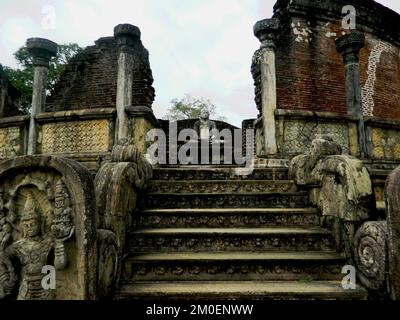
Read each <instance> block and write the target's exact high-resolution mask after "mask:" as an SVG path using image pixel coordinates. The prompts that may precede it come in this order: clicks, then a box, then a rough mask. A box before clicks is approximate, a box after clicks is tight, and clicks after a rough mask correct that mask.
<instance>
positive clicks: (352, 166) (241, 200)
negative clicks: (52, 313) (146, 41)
mask: <svg viewBox="0 0 400 320" xmlns="http://www.w3.org/2000/svg"><path fill="white" fill-rule="evenodd" d="M348 5H351V6H353V7H354V8H355V10H356V12H357V15H356V17H357V23H356V29H348V28H345V24H343V21H344V15H343V13H342V9H343V7H345V6H348ZM371 12H373V13H374V14H373V15H372V14H371ZM399 18H400V16H399V15H398V14H397V13H395V12H393V11H391V10H390V9H388V8H385V7H383V6H382V5H379V4H378V3H376V2H374V1H372V0H363V1H361V0H351V1H344V0H335V1H311V0H290V1H289V0H278V1H277V3H276V4H275V7H274V15H273V17H272V18H271V19H264V20H261V21H258V22H256V23H255V25H254V30H253V31H254V35H255V36H256V37H257V38H258V39H259V40H260V48H259V49H258V50H257V51H256V52H255V53H254V55H253V57H252V66H251V74H252V76H253V78H254V86H255V105H254V108H255V110H258V116H257V119H244V120H243V124H242V128H241V129H242V130H239V128H236V127H234V126H232V125H230V124H228V123H225V122H221V121H212V120H210V119H208V117H207V116H206V115H204V116H203V117H202V119H201V120H199V119H187V120H182V121H178V123H174V124H171V123H169V122H168V121H166V120H161V119H158V118H157V116H156V115H154V112H153V110H152V103H153V100H154V96H155V90H154V88H153V86H152V84H153V76H152V71H151V68H150V61H149V53H148V51H147V50H146V48H144V46H143V44H142V41H141V37H142V34H141V32H140V30H139V28H138V27H136V26H133V25H129V24H120V25H118V26H116V27H115V28H114V33H113V36H109V37H104V38H100V39H98V40H97V41H95V44H94V45H93V46H89V47H87V48H85V49H84V50H83V51H82V52H80V53H78V54H77V55H76V56H75V57H74V58H73V59H72V60H71V61H70V63H69V64H68V65H66V68H65V71H64V73H63V74H62V76H61V77H60V79H59V81H58V82H57V83H56V85H55V87H54V89H53V90H52V92H51V93H50V95H49V96H46V79H47V76H48V69H49V62H50V59H51V58H52V57H53V56H54V55H55V54H56V52H57V44H56V43H54V42H52V41H50V40H47V39H42V38H30V39H28V40H27V43H26V45H27V48H28V50H29V53H30V55H31V57H32V61H33V66H34V79H33V96H32V110H31V113H30V114H29V115H23V114H20V113H19V112H18V104H19V98H20V93H19V92H18V90H17V89H16V88H15V87H14V86H13V85H12V84H11V82H10V80H9V79H7V77H6V76H5V74H4V72H3V70H2V69H1V68H0V299H19V300H31V299H60V300H62V299H80V300H82V299H88V300H90V299H136V300H140V299H148V300H151V299H171V298H172V299H178V298H182V299H192V298H195V299H213V298H216V299H260V300H272V299H280V300H281V299H343V300H350V299H367V298H370V299H394V300H397V299H400V272H399V265H400V258H399V257H400V243H399V241H400V240H399V239H400V229H399V225H400V221H399V219H400V218H399V217H400V212H399V208H400V192H399V190H400V189H399V187H400V171H399V170H400V169H399V168H397V167H398V166H400V105H399V100H400V91H399V90H398V88H399V87H400V70H398V67H399V65H400V64H399V57H400V52H399V51H400V40H399V39H400V31H399V29H398V27H397V26H394V25H393V23H394V22H393V21H398V19H399ZM143 36H144V37H145V35H143ZM250 58H251V57H249V59H250ZM183 129H190V130H192V131H191V132H195V133H196V132H197V133H198V136H199V137H200V138H199V137H197V138H196V137H195V138H193V137H189V138H187V137H184V139H183V140H182V139H181V140H179V139H178V138H176V134H177V132H178V133H179V132H181V130H183ZM194 129H195V130H194ZM208 129H210V130H211V129H212V130H217V132H220V131H223V130H225V131H224V132H225V134H226V136H224V137H222V135H221V136H219V137H214V136H213V137H212V138H210V139H207V132H208ZM154 130H155V131H154ZM157 130H158V131H157ZM175 131H176V132H175ZM253 131H254V132H255V135H254V136H255V139H254V140H252V139H250V138H251V133H252V132H253ZM151 132H153V133H154V132H162V133H163V135H164V136H163V135H159V136H157V138H156V135H153V134H150V133H151ZM149 137H150V138H149ZM226 137H229V138H226ZM249 137H250V138H249ZM248 138H249V139H248ZM235 139H236V140H235ZM177 140H179V141H177ZM237 140H240V144H237V143H236V142H237ZM198 141H206V144H205V146H207V148H208V146H213V145H216V144H217V145H218V148H219V149H217V150H218V152H220V151H221V150H223V149H224V148H225V146H227V147H229V148H228V149H229V152H230V154H231V155H232V154H234V155H236V156H237V155H242V156H246V157H247V158H245V159H247V160H249V159H250V161H247V162H245V163H244V162H240V161H239V160H240V159H239V157H234V158H233V159H234V160H232V157H231V158H229V157H228V158H224V161H222V162H221V163H219V164H213V163H194V162H193V163H192V162H189V163H185V164H182V163H179V162H178V163H176V162H174V160H176V159H177V158H179V154H178V155H177V153H179V152H180V151H181V150H184V149H182V148H185V146H186V147H187V145H188V143H189V142H190V143H191V144H190V145H194V146H195V147H194V148H195V149H196V150H197V148H198V150H202V148H203V147H204V146H203V145H202V146H201V147H200V146H199V144H198ZM215 141H218V143H215ZM231 141H236V142H235V145H234V146H232V145H230V142H231ZM186 142H187V143H186ZM152 147H155V149H156V150H157V152H155V153H154V154H155V155H159V154H161V153H163V154H165V158H166V162H165V163H155V162H153V161H151V160H152V159H153V158H151V156H150V153H151V152H150V151H152V152H153V151H154V150H153V149H151V148H152ZM218 157H219V153H218ZM249 157H250V158H249ZM207 159H208V156H207ZM218 159H219V158H218ZM238 159H239V160H238ZM229 161H231V162H229ZM232 161H233V162H232ZM352 272H353V273H354V274H353V273H352ZM353 275H354V277H353ZM344 279H348V281H347V280H346V281H345V280H344Z"/></svg>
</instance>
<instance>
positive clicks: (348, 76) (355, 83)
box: [336, 31, 368, 158]
mask: <svg viewBox="0 0 400 320" xmlns="http://www.w3.org/2000/svg"><path fill="white" fill-rule="evenodd" d="M364 45H365V36H364V34H363V33H362V32H358V31H354V32H352V33H349V34H347V35H345V36H342V37H340V38H339V39H337V40H336V49H337V51H338V52H339V53H340V54H342V55H343V61H344V68H345V85H346V101H347V113H348V114H349V115H353V116H356V117H357V118H358V126H357V127H358V128H357V132H358V148H359V155H360V157H361V158H365V157H366V156H368V152H367V146H366V138H365V129H364V117H363V110H362V99H361V85H360V65H359V53H360V50H361V48H363V47H364Z"/></svg>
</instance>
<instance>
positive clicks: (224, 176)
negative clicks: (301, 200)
mask: <svg viewBox="0 0 400 320" xmlns="http://www.w3.org/2000/svg"><path fill="white" fill-rule="evenodd" d="M237 168H238V167H219V168H215V167H205V166H188V167H171V168H156V169H154V171H153V179H154V180H288V169H287V168H263V169H259V168H258V169H254V170H253V172H252V173H251V174H249V175H237V174H235V169H237Z"/></svg>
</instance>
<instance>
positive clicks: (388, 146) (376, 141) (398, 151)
mask: <svg viewBox="0 0 400 320" xmlns="http://www.w3.org/2000/svg"><path fill="white" fill-rule="evenodd" d="M372 145H373V152H374V154H373V156H374V158H375V159H393V160H400V131H399V130H395V129H385V128H373V129H372Z"/></svg>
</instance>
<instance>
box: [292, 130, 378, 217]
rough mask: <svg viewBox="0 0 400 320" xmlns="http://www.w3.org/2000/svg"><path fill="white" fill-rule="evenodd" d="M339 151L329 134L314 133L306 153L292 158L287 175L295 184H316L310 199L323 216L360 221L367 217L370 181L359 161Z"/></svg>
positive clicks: (370, 191) (370, 188)
mask: <svg viewBox="0 0 400 320" xmlns="http://www.w3.org/2000/svg"><path fill="white" fill-rule="evenodd" d="M340 153H341V148H340V146H339V145H338V144H337V143H335V142H333V141H332V138H331V137H330V136H329V135H328V136H327V135H320V136H317V138H316V139H315V140H314V141H313V142H312V147H311V149H310V151H309V153H308V154H307V155H300V156H297V157H295V158H293V159H292V161H291V164H290V169H289V170H290V176H292V177H294V179H295V181H296V182H297V183H298V184H301V185H308V184H315V185H317V187H316V188H314V190H313V192H311V201H312V202H313V203H314V204H316V205H317V206H318V207H319V208H320V209H321V211H322V214H323V215H325V216H335V217H339V218H340V219H343V220H345V221H362V220H363V219H366V218H367V217H368V212H369V210H368V206H366V204H367V203H368V200H369V196H371V195H372V185H371V180H370V177H369V174H368V171H367V169H366V168H365V167H364V165H363V163H362V162H361V161H360V160H357V159H355V158H352V157H350V156H344V155H339V154H340Z"/></svg>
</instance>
